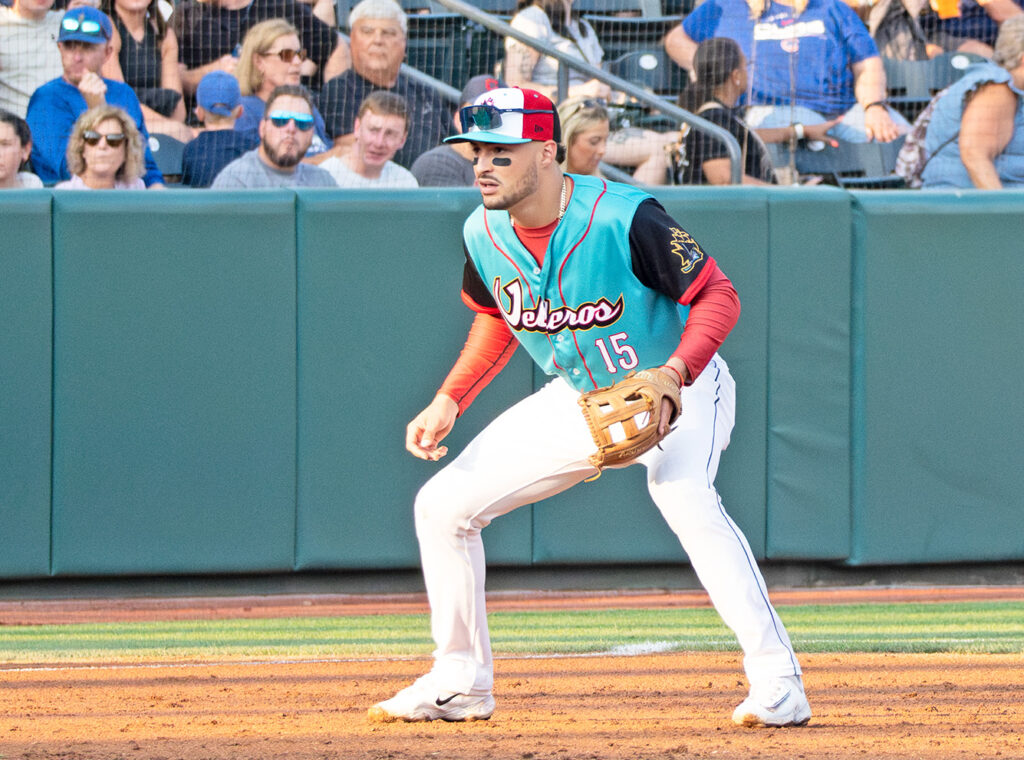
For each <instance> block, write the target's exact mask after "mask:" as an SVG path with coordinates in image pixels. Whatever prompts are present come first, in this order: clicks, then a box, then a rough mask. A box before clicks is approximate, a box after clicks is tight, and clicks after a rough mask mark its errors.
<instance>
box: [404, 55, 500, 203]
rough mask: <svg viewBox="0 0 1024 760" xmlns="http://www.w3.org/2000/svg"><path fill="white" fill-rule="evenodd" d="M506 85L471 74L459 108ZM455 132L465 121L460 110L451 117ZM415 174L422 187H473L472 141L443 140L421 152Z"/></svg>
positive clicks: (414, 168) (414, 164)
mask: <svg viewBox="0 0 1024 760" xmlns="http://www.w3.org/2000/svg"><path fill="white" fill-rule="evenodd" d="M506 86H507V85H506V84H505V83H504V82H502V81H501V80H499V79H496V78H494V77H492V76H489V75H487V74H480V75H479V76H475V77H472V78H471V79H470V80H469V81H468V82H466V86H465V87H463V88H462V95H461V96H460V101H461V102H460V104H459V108H465V107H466V106H471V105H473V103H474V102H475V101H476V99H477V97H479V96H480V95H482V94H483V93H485V92H486V91H487V90H493V89H495V88H498V87H506ZM452 123H453V125H454V126H455V132H456V133H459V134H461V132H462V123H461V121H460V119H459V115H458V112H456V114H455V117H454V118H453V119H452ZM410 171H412V174H413V176H414V177H415V178H416V182H417V183H419V186H420V187H472V186H473V185H475V184H476V174H475V173H474V171H473V146H472V145H470V144H469V143H464V142H459V143H441V144H440V145H438V146H437V147H436V148H431V149H430V150H428V151H427V152H426V153H423V154H422V155H420V157H419V158H417V159H416V160H415V161H414V162H413V164H412V168H411V169H410Z"/></svg>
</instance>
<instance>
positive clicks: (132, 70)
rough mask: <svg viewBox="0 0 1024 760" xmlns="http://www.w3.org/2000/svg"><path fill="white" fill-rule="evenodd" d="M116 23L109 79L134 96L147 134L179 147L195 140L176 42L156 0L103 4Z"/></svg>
mask: <svg viewBox="0 0 1024 760" xmlns="http://www.w3.org/2000/svg"><path fill="white" fill-rule="evenodd" d="M101 10H103V11H104V12H105V13H106V14H107V15H108V16H109V17H110V18H111V20H112V21H113V22H114V35H113V37H112V38H111V44H112V45H113V50H114V53H113V55H112V56H111V57H110V58H108V59H107V61H106V63H104V64H103V69H102V70H101V73H102V74H103V76H105V77H106V78H107V79H120V80H123V81H124V82H125V84H127V85H128V86H129V87H131V88H132V89H133V90H134V91H135V95H136V96H137V97H138V99H139V103H140V104H141V105H142V115H143V117H144V118H145V120H146V129H148V130H149V131H150V132H159V133H160V134H166V135H170V136H171V137H174V138H175V139H177V140H181V141H182V142H188V141H189V140H191V139H192V137H194V134H193V132H192V130H191V129H190V128H189V127H188V126H186V124H185V115H186V114H185V103H184V101H183V100H182V96H181V95H182V91H181V74H180V72H179V71H178V38H177V37H176V36H175V34H174V31H173V30H172V29H168V27H167V22H166V21H165V20H164V17H163V14H162V13H161V12H160V8H159V0H103V3H102V6H101Z"/></svg>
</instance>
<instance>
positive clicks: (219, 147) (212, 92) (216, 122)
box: [181, 71, 260, 187]
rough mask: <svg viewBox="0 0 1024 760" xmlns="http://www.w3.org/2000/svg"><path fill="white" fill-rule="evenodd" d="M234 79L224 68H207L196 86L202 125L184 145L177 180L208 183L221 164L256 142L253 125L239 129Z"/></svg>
mask: <svg viewBox="0 0 1024 760" xmlns="http://www.w3.org/2000/svg"><path fill="white" fill-rule="evenodd" d="M243 108H244V106H243V105H242V93H241V90H240V89H239V86H238V80H237V79H235V77H234V76H232V75H231V74H228V73H227V72H226V71H211V72H210V73H209V74H207V75H206V76H204V77H203V78H202V79H201V80H200V81H199V87H197V88H196V117H197V118H198V119H199V121H201V122H202V123H203V126H204V127H205V129H203V131H202V132H200V133H199V136H198V137H196V138H195V139H194V140H192V141H191V142H190V143H189V144H188V145H186V146H185V151H184V153H183V154H182V157H181V163H182V172H181V184H183V185H188V186H189V187H209V186H210V185H211V184H213V180H214V178H215V177H216V176H217V174H218V173H219V172H220V170H221V169H223V168H224V167H225V166H227V165H228V164H230V163H231V162H232V161H234V160H235V159H236V158H238V157H239V156H241V155H242V154H243V153H246V152H248V151H250V150H252V149H253V148H255V147H256V146H257V145H259V142H260V136H259V133H258V132H257V131H256V130H255V129H249V130H243V131H239V130H238V129H237V128H236V124H235V122H236V121H237V120H238V117H239V116H241V115H242V109H243Z"/></svg>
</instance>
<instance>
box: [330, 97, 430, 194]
mask: <svg viewBox="0 0 1024 760" xmlns="http://www.w3.org/2000/svg"><path fill="white" fill-rule="evenodd" d="M353 134H354V135H355V140H354V141H353V143H352V149H351V150H350V151H349V152H348V153H347V154H345V155H343V156H332V157H331V158H329V159H327V160H326V161H324V162H323V163H321V164H320V168H321V169H326V170H327V171H329V172H330V173H331V176H333V177H334V180H335V181H336V182H337V183H338V187H348V188H374V187H378V188H384V187H386V188H397V187H419V183H418V182H417V181H416V178H415V177H414V176H413V175H412V172H410V171H409V170H408V169H406V168H404V167H402V166H399V165H398V164H396V163H395V162H394V161H392V160H391V159H392V158H394V156H395V154H396V153H397V152H398V151H399V150H401V149H402V146H403V145H405V139H406V137H408V135H409V108H408V105H407V103H406V101H405V98H403V97H402V96H401V95H396V94H395V93H393V92H387V91H386V90H377V91H376V92H372V93H370V94H369V95H368V96H367V97H366V99H365V100H364V101H363V102H362V104H361V105H360V106H359V113H358V114H357V115H356V120H355V127H354V128H353Z"/></svg>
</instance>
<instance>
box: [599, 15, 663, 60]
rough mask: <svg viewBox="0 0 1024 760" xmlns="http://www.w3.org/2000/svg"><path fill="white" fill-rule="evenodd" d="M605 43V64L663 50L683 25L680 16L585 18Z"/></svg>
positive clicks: (602, 45) (603, 43) (603, 46)
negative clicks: (668, 38)
mask: <svg viewBox="0 0 1024 760" xmlns="http://www.w3.org/2000/svg"><path fill="white" fill-rule="evenodd" d="M584 18H585V19H586V20H587V21H589V22H590V24H591V26H593V27H594V31H595V32H596V33H597V39H599V40H600V41H601V47H602V49H603V50H604V57H605V60H608V61H613V60H615V59H616V58H620V57H621V56H623V55H625V54H626V53H632V52H634V51H637V50H650V49H652V48H659V47H661V41H662V39H664V37H665V35H666V34H667V33H668V31H669V30H670V29H671V28H672V27H674V26H676V25H677V24H678V23H679V17H678V16H601V15H590V14H586V15H584Z"/></svg>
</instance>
